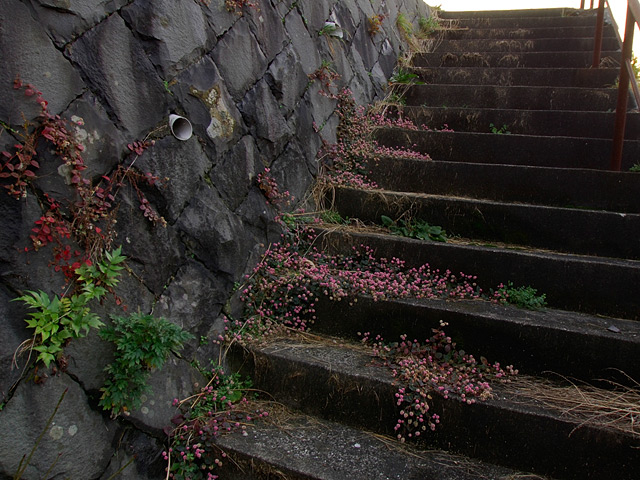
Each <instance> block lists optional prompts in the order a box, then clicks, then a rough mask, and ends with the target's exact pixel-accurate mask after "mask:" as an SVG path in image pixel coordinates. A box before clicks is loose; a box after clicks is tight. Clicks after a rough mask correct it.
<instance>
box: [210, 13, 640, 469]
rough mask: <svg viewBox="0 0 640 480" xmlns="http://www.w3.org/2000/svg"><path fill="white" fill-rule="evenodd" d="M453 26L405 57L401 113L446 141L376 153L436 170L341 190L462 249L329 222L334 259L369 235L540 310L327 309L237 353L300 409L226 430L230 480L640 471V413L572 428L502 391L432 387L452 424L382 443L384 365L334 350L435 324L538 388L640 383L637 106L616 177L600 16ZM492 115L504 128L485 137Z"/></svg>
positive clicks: (369, 304) (460, 304) (369, 214)
mask: <svg viewBox="0 0 640 480" xmlns="http://www.w3.org/2000/svg"><path fill="white" fill-rule="evenodd" d="M442 18H443V19H446V20H454V19H455V22H453V23H452V24H453V25H454V26H455V28H452V29H450V30H447V31H446V32H445V33H444V35H443V38H442V39H441V41H439V42H437V43H438V45H437V46H436V48H435V49H434V51H433V52H432V53H427V54H420V55H414V57H413V64H412V66H411V68H412V69H413V70H412V71H414V72H415V73H417V74H419V75H420V77H421V79H422V80H423V81H424V82H425V84H424V85H414V86H412V87H411V88H409V89H408V91H407V93H406V95H405V101H406V105H405V106H402V107H399V108H400V109H401V113H402V115H403V116H404V117H405V118H410V119H412V120H413V121H414V122H415V123H416V124H418V125H420V124H427V125H431V126H440V125H443V124H447V125H448V126H449V128H450V129H453V132H451V131H430V132H425V131H413V130H404V129H401V128H384V129H380V130H379V131H378V132H377V140H378V142H379V143H380V144H381V145H385V146H403V147H407V148H410V147H412V148H416V149H418V150H419V151H421V152H423V153H427V154H429V155H430V156H431V157H432V158H433V160H434V161H432V162H426V161H424V160H412V159H397V158H382V159H380V161H379V162H377V163H376V165H375V166H374V167H372V172H371V175H370V177H371V178H372V179H373V180H374V181H375V182H377V183H378V185H380V187H381V188H382V190H381V191H365V190H358V189H352V188H338V189H336V192H335V200H334V208H335V209H336V210H337V211H338V212H339V213H340V214H341V215H342V217H350V218H357V219H360V220H361V221H363V222H374V223H380V217H381V216H382V215H386V216H388V217H391V218H393V219H397V218H399V217H400V216H401V215H402V214H404V213H405V212H407V211H410V212H411V215H412V216H413V218H417V219H423V220H426V221H428V222H429V223H430V224H432V225H440V226H442V227H443V228H444V229H446V231H447V232H449V234H450V235H451V234H453V235H455V238H454V239H453V240H452V241H449V242H446V243H440V242H426V241H419V240H412V239H406V238H403V237H399V236H393V235H387V234H382V233H369V232H367V231H366V230H355V229H354V230H353V231H349V230H348V229H340V230H326V231H325V232H323V239H324V245H325V248H326V249H328V250H330V251H332V252H336V253H340V252H342V253H346V252H348V251H349V250H350V249H351V247H352V246H356V245H360V244H366V245H369V246H371V247H372V248H373V249H374V250H375V252H376V255H377V256H378V257H386V258H391V257H398V258H402V259H404V260H405V261H406V262H407V263H408V264H409V265H412V266H420V265H422V264H424V263H429V264H430V265H431V266H432V267H433V268H440V269H443V270H444V269H449V270H451V271H453V272H465V273H469V274H474V275H477V277H478V279H479V281H480V280H481V281H482V283H483V285H492V286H495V285H498V284H499V283H501V282H507V281H511V282H513V283H514V284H515V285H528V286H531V287H533V288H535V289H537V290H538V291H539V292H541V293H544V294H545V295H546V300H547V302H548V306H547V308H545V309H543V310H539V311H531V310H523V309H517V308H515V307H512V306H503V305H497V304H492V303H489V302H480V301H456V302H448V301H444V300H429V301H418V300H403V301H392V300H386V301H378V302H374V301H373V300H372V299H370V298H366V297H363V298H359V299H358V302H357V303H353V304H351V305H350V306H345V305H343V304H338V303H333V302H329V301H328V300H325V301H322V302H321V304H320V305H318V307H317V317H318V318H317V320H316V322H315V324H314V327H313V332H314V333H317V334H325V335H331V337H327V340H326V341H324V342H318V343H313V344H300V343H280V344H277V345H270V346H265V347H261V348H256V349H254V350H252V351H251V352H250V354H246V353H243V352H241V351H236V353H235V361H236V362H238V363H243V365H244V368H245V369H246V370H247V371H249V372H251V373H252V375H253V378H254V383H255V385H256V388H258V389H261V390H263V391H266V392H268V393H269V394H270V395H271V396H272V398H273V399H274V400H275V401H277V402H279V403H281V404H283V405H285V406H286V407H287V408H288V409H290V410H292V411H295V412H297V413H295V414H290V415H291V416H290V418H289V419H288V421H287V422H286V426H283V427H276V426H274V425H256V426H255V428H253V429H252V430H250V431H249V434H248V436H245V437H241V436H227V437H223V438H221V440H220V442H221V445H222V446H223V447H224V448H225V449H226V450H227V451H229V452H232V453H233V454H234V456H235V458H236V461H237V462H238V463H239V464H240V465H241V466H242V465H244V467H245V469H244V471H242V472H241V473H237V472H236V473H234V472H229V473H228V474H227V475H226V477H225V478H253V477H255V478H296V479H297V478H304V479H336V480H337V479H389V478H394V479H395V478H397V479H407V480H408V479H427V478H433V479H436V478H437V479H476V478H490V479H494V478H495V479H497V478H505V479H507V478H539V477H537V476H535V475H531V476H527V475H525V474H523V473H519V472H533V473H535V474H536V475H539V476H540V477H544V478H563V479H587V478H592V479H632V478H638V477H639V476H640V417H638V416H637V414H635V415H636V416H635V417H634V416H633V415H634V413H633V412H637V411H638V408H640V406H639V407H638V408H636V409H635V410H633V411H632V412H631V413H628V414H627V423H628V425H629V427H628V428H626V429H625V428H614V425H613V424H611V425H605V424H603V422H599V421H598V418H597V416H598V415H600V414H601V413H602V410H595V411H594V413H593V416H592V417H589V416H588V415H587V417H578V416H575V415H572V414H571V412H570V411H564V412H563V411H562V410H560V409H557V408H552V407H550V406H549V405H548V404H547V403H546V402H544V401H541V400H540V399H539V398H537V397H536V396H535V395H527V394H526V393H524V392H523V391H517V388H516V387H513V386H509V385H503V386H501V385H497V386H496V387H495V390H494V396H493V398H491V399H488V400H485V401H479V402H477V403H475V404H473V405H466V404H465V403H464V402H463V401H461V400H459V399H456V398H450V399H447V400H445V399H444V398H443V397H441V396H440V395H437V394H434V395H433V399H432V402H433V407H434V409H435V410H436V411H438V412H442V413H441V419H440V422H441V426H439V427H438V428H437V429H436V431H435V432H432V433H431V432H430V433H429V434H428V435H427V438H424V439H423V441H422V442H421V443H415V444H414V445H412V446H409V447H405V446H403V447H400V445H399V444H395V443H393V441H391V440H385V438H386V437H384V436H393V435H394V430H393V427H394V425H395V421H396V419H397V417H398V408H397V407H396V404H395V394H396V392H397V385H395V384H394V379H393V377H392V375H391V373H390V372H389V371H387V370H386V369H383V368H376V367H374V366H372V365H371V357H370V356H369V355H367V354H366V353H364V352H363V351H361V350H359V349H356V348H347V347H345V345H343V343H342V341H341V340H340V339H346V340H357V338H358V337H357V332H363V331H371V332H375V333H379V334H381V335H383V336H384V337H385V338H387V339H392V338H397V337H398V336H399V335H401V334H405V333H406V334H408V335H409V336H410V337H411V338H417V339H421V338H428V337H429V336H430V334H431V329H432V328H435V327H437V326H438V323H439V321H441V320H442V321H445V322H447V323H448V324H449V325H448V327H447V333H448V334H449V335H451V336H452V337H453V338H454V339H455V340H456V341H457V342H459V343H460V344H463V345H464V348H465V350H466V351H468V352H472V353H473V354H474V355H475V356H476V357H480V356H481V355H482V356H486V357H487V358H490V359H494V360H499V361H500V362H501V363H503V364H513V365H514V366H516V368H518V369H519V370H520V372H521V374H522V375H524V376H526V378H527V380H528V382H529V384H533V385H538V386H539V387H540V388H541V389H544V388H546V386H547V385H551V386H549V388H555V387H558V388H560V387H561V386H562V383H561V381H560V379H561V378H571V379H573V382H575V383H579V382H581V381H586V382H592V383H593V384H594V387H593V389H594V390H596V391H597V392H598V393H599V394H601V395H603V396H604V397H608V396H609V397H610V398H611V399H612V401H613V400H614V399H615V398H616V397H619V396H620V395H621V394H620V390H619V389H613V388H612V387H611V383H610V382H617V383H619V384H621V386H627V387H628V386H634V383H633V382H632V381H631V379H635V380H640V361H639V360H640V322H639V321H640V195H639V193H640V174H634V173H629V172H627V171H626V170H628V169H629V167H631V166H632V165H633V164H634V163H636V162H638V161H639V160H640V141H638V138H639V135H640V123H639V122H640V119H639V117H638V115H639V114H638V113H631V114H629V120H628V122H627V125H628V127H627V140H626V143H625V147H624V159H623V170H625V171H623V172H622V173H614V172H609V171H606V168H607V166H608V164H609V152H610V143H611V141H610V139H609V138H610V136H611V131H612V125H613V113H612V110H613V108H614V106H615V92H616V91H615V89H613V88H611V86H612V85H613V84H615V81H616V77H617V68H601V69H597V70H594V69H590V68H588V65H589V64H590V62H591V53H590V52H591V49H592V40H591V38H592V34H593V28H594V27H593V26H594V24H595V14H593V13H592V12H578V11H575V10H568V9H553V10H531V11H511V12H470V13H460V12H455V13H453V12H452V13H447V12H443V13H442ZM618 49H619V45H618V43H617V40H616V37H615V34H614V32H613V30H612V29H611V27H610V26H608V27H607V29H606V31H605V39H604V44H603V51H604V53H603V57H605V58H607V57H612V58H617V56H618V55H617V53H616V51H617V50H618ZM632 107H633V105H632ZM490 124H493V125H494V126H497V127H498V128H500V127H502V126H503V125H506V128H505V129H504V130H508V131H509V132H510V133H509V134H506V133H505V134H499V133H492V132H491V128H490ZM332 338H333V340H332ZM550 372H553V373H550ZM622 372H624V374H623V373H622ZM598 379H600V380H598ZM635 386H636V387H637V384H635ZM559 391H563V392H565V393H567V394H570V392H572V391H573V390H572V388H571V387H569V389H565V390H559ZM636 398H637V397H636ZM585 401H586V400H585ZM621 415H624V412H622V413H621ZM607 418H609V417H607ZM252 476H253V477H252Z"/></svg>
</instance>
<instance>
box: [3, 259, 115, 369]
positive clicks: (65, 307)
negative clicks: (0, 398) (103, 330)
mask: <svg viewBox="0 0 640 480" xmlns="http://www.w3.org/2000/svg"><path fill="white" fill-rule="evenodd" d="M124 260H125V257H123V256H122V255H120V249H119V248H118V249H116V250H114V251H113V252H106V254H105V256H104V259H102V260H101V261H100V262H99V263H98V264H97V265H92V264H90V265H83V266H81V267H78V268H77V269H76V270H75V274H76V275H77V284H78V290H79V293H74V294H72V295H66V296H61V297H59V296H57V295H54V296H53V297H49V295H48V294H47V293H45V292H43V291H42V290H41V291H39V292H33V291H28V292H27V293H26V294H25V295H23V296H21V297H18V298H16V299H14V300H20V301H22V302H23V303H24V304H25V305H26V306H27V307H28V308H29V309H31V310H34V311H33V312H31V313H29V318H27V319H26V322H27V327H28V328H30V329H32V330H33V337H32V338H31V339H30V340H27V341H25V342H23V344H22V345H21V347H20V349H21V350H28V349H31V348H33V350H35V351H37V352H38V356H37V357H36V361H37V362H42V363H44V365H45V367H49V365H50V364H51V362H54V361H56V359H58V357H60V356H61V355H62V354H63V349H64V346H65V345H66V344H67V343H69V341H71V340H72V339H74V338H82V337H85V336H86V335H87V334H88V333H89V330H90V329H92V328H98V327H101V326H103V325H104V324H103V323H102V321H100V318H99V317H98V315H96V314H95V313H94V312H92V311H91V309H90V308H89V304H90V303H91V302H92V301H93V300H101V299H102V298H104V296H105V295H106V294H107V292H113V288H114V287H115V286H116V285H117V284H118V281H119V280H118V276H119V275H120V270H122V268H123V267H122V266H121V265H120V264H121V263H122V262H124Z"/></svg>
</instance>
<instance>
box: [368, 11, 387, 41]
mask: <svg viewBox="0 0 640 480" xmlns="http://www.w3.org/2000/svg"><path fill="white" fill-rule="evenodd" d="M387 16H388V15H386V14H384V13H378V14H377V15H373V16H371V17H369V18H368V21H369V28H368V31H369V35H371V36H372V37H375V36H376V35H377V34H378V33H380V30H381V28H382V22H383V21H384V19H385V18H387Z"/></svg>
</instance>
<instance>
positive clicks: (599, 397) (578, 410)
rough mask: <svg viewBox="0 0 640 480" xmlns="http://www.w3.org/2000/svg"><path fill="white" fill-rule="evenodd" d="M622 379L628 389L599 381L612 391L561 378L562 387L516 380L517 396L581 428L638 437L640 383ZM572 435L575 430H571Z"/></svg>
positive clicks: (613, 383) (630, 379)
mask: <svg viewBox="0 0 640 480" xmlns="http://www.w3.org/2000/svg"><path fill="white" fill-rule="evenodd" d="M620 373H621V374H622V375H624V376H625V377H626V378H627V380H628V382H629V385H631V386H628V385H622V384H620V383H617V382H614V381H611V380H601V381H602V382H604V383H606V384H608V385H609V386H610V387H611V388H609V389H605V388H598V387H595V386H593V385H590V384H588V383H585V382H579V381H576V380H571V379H568V378H566V377H561V378H562V380H563V384H562V385H558V384H557V383H554V382H551V381H543V382H541V381H539V380H537V381H535V382H533V381H529V380H527V379H526V378H520V379H518V380H516V382H515V387H516V388H517V390H518V394H519V395H522V396H524V397H527V398H530V399H533V400H535V401H538V402H541V403H542V404H543V405H545V406H547V407H549V408H552V409H554V410H556V411H559V412H560V413H561V414H562V415H563V416H567V417H569V418H572V419H574V420H577V421H578V422H580V424H579V425H578V426H577V427H576V429H578V428H581V427H583V426H596V427H605V428H610V429H613V430H617V431H620V432H624V433H627V434H631V435H634V436H636V437H640V383H638V382H637V381H635V380H633V379H632V378H630V377H629V376H627V375H626V374H624V373H622V372H620ZM574 431H575V430H574Z"/></svg>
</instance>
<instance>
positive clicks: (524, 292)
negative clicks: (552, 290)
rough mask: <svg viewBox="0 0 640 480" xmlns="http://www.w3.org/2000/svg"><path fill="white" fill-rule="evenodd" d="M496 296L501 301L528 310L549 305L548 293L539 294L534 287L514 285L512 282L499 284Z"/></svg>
mask: <svg viewBox="0 0 640 480" xmlns="http://www.w3.org/2000/svg"><path fill="white" fill-rule="evenodd" d="M494 298H495V299H496V300H498V301H499V302H500V303H508V304H511V305H515V306H516V307H520V308H526V309H528V310H540V309H541V308H544V307H545V306H546V305H547V301H546V295H545V294H542V295H538V291H537V290H536V289H535V288H533V287H529V286H527V287H514V286H513V283H512V282H507V285H504V284H500V285H498V290H497V291H496V292H495V294H494Z"/></svg>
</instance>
